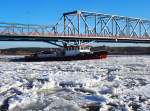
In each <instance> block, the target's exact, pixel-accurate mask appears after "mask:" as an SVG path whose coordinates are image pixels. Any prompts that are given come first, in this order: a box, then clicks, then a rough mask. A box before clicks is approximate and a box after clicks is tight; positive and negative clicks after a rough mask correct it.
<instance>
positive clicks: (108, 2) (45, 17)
mask: <svg viewBox="0 0 150 111" xmlns="http://www.w3.org/2000/svg"><path fill="white" fill-rule="evenodd" d="M149 4H150V0H0V22H17V23H30V24H51V25H52V24H55V23H56V22H57V21H58V19H59V18H60V17H61V15H62V13H63V12H68V11H73V10H85V11H92V12H100V13H107V14H114V15H123V16H130V17H138V18H146V19H149V20H150V13H149V11H150V6H149ZM9 46H10V47H16V46H23V47H24V46H47V44H43V43H38V44H36V43H29V44H28V43H26V42H23V43H17V42H15V43H13V42H3V43H1V42H0V47H1V48H3V47H9Z"/></svg>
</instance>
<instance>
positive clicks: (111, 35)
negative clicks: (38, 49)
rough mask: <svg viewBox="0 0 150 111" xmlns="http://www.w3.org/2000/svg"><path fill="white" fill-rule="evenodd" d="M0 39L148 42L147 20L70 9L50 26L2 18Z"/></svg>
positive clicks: (69, 42) (50, 41)
mask: <svg viewBox="0 0 150 111" xmlns="http://www.w3.org/2000/svg"><path fill="white" fill-rule="evenodd" d="M0 41H44V42H48V43H51V44H54V45H57V46H62V45H66V44H67V45H69V44H73V45H79V44H80V43H83V42H92V41H95V42H124V43H129V42H131V43H149V42H150V21H149V20H143V19H139V18H131V17H124V16H117V15H108V14H102V13H95V12H86V11H73V12H67V13H64V14H63V15H62V17H61V18H60V20H59V21H58V23H56V24H55V25H52V26H51V25H33V24H19V23H3V22H1V23H0ZM59 42H61V43H62V45H60V44H59Z"/></svg>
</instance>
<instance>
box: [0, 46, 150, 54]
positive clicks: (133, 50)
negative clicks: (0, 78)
mask: <svg viewBox="0 0 150 111" xmlns="http://www.w3.org/2000/svg"><path fill="white" fill-rule="evenodd" d="M91 50H92V51H100V50H106V51H108V53H109V54H123V55H125V54H150V47H106V46H100V47H93V48H92V49H91ZM40 51H60V49H58V48H9V49H0V54H1V55H30V54H33V53H36V52H40Z"/></svg>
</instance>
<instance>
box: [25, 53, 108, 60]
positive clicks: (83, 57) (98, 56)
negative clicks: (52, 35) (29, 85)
mask: <svg viewBox="0 0 150 111" xmlns="http://www.w3.org/2000/svg"><path fill="white" fill-rule="evenodd" d="M104 58H107V52H106V51H100V52H94V53H91V54H82V55H76V56H62V57H46V58H38V57H34V56H27V57H25V61H29V62H32V61H74V60H92V59H104Z"/></svg>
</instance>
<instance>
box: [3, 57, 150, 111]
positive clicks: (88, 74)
mask: <svg viewBox="0 0 150 111" xmlns="http://www.w3.org/2000/svg"><path fill="white" fill-rule="evenodd" d="M4 58H5V59H4ZM9 60H10V57H2V56H1V57H0V61H1V62H0V111H150V56H109V57H108V58H107V59H104V60H89V61H72V62H29V63H27V62H9Z"/></svg>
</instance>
